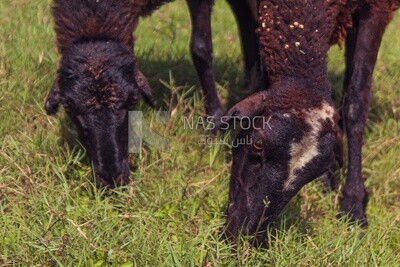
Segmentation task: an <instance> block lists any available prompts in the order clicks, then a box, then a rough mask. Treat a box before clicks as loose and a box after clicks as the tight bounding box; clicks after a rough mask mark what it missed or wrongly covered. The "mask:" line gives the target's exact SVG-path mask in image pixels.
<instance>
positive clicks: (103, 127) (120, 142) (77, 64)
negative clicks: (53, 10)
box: [45, 41, 152, 186]
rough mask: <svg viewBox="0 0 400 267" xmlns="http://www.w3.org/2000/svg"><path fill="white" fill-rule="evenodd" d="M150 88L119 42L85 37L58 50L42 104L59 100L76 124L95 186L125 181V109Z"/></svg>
mask: <svg viewBox="0 0 400 267" xmlns="http://www.w3.org/2000/svg"><path fill="white" fill-rule="evenodd" d="M140 94H142V95H143V96H145V98H146V99H147V100H148V101H149V102H150V103H151V102H152V97H151V92H150V88H149V87H148V84H147V82H146V81H145V79H144V76H143V75H142V74H141V73H140V71H138V70H137V69H136V66H135V61H134V58H133V56H132V53H131V52H130V51H128V50H127V49H125V48H124V47H123V46H121V45H120V44H119V43H116V42H111V41H88V42H84V43H80V44H76V45H74V46H73V47H72V48H71V49H70V50H69V51H68V52H67V53H66V54H64V55H63V57H62V60H61V64H60V68H59V72H58V77H57V79H56V81H55V82H54V85H53V88H52V90H51V92H50V94H49V96H48V98H47V101H46V106H45V109H46V111H47V113H48V114H54V113H55V112H56V111H57V107H58V105H59V104H61V105H62V106H63V107H64V109H65V111H66V113H67V114H68V116H69V117H70V118H71V119H72V121H73V122H74V123H75V124H76V126H77V129H78V133H79V138H80V141H81V143H82V144H83V145H84V147H85V149H86V150H87V152H88V155H89V158H90V160H91V162H92V165H93V168H94V172H95V175H96V181H97V183H98V184H99V185H109V186H114V185H121V184H125V183H126V182H127V181H128V177H129V167H128V111H129V110H132V109H133V108H134V106H135V104H136V103H137V100H138V98H139V96H140Z"/></svg>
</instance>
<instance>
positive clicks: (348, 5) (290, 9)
mask: <svg viewBox="0 0 400 267" xmlns="http://www.w3.org/2000/svg"><path fill="white" fill-rule="evenodd" d="M399 6H400V2H399V1H398V0H383V1H381V0H379V1H378V0H363V1H358V0H300V1H298V0H285V1H281V0H263V1H261V3H260V5H259V15H260V17H259V20H260V27H259V28H258V30H257V31H258V35H259V43H260V55H261V58H262V62H265V63H266V65H265V69H266V71H267V73H268V77H269V79H270V84H271V86H270V87H269V88H268V90H265V91H261V92H257V93H255V94H253V95H251V96H249V97H248V98H246V99H244V100H243V101H241V102H239V103H238V104H236V105H235V106H233V107H232V108H231V109H230V110H229V111H228V113H227V114H226V118H225V119H226V120H228V119H231V120H232V119H235V118H236V119H237V118H240V119H243V118H246V117H255V116H259V119H257V120H255V122H254V124H253V125H250V127H248V128H249V129H239V130H238V134H237V139H238V140H251V141H250V142H242V143H241V144H240V143H239V142H238V143H239V144H240V145H239V146H237V147H233V148H232V157H233V159H232V169H231V180H230V191H229V204H228V208H227V221H226V228H225V232H226V234H227V236H228V237H229V238H230V239H231V240H236V238H237V237H238V235H240V234H244V235H251V236H253V237H254V238H255V240H256V241H263V239H264V238H265V236H263V235H262V232H263V231H265V230H266V227H267V226H268V225H269V224H270V223H271V222H272V221H273V220H274V219H276V218H277V216H278V215H279V213H280V212H281V211H282V209H283V208H284V206H285V205H286V204H287V203H288V202H289V200H290V199H291V198H292V197H293V196H294V195H296V194H297V192H298V191H299V190H300V189H301V188H302V187H303V186H304V185H305V184H307V183H309V182H310V181H312V180H314V179H316V178H317V177H319V176H322V175H324V174H325V173H327V172H329V171H330V170H332V168H334V165H335V160H338V161H341V150H342V149H341V129H340V127H339V125H338V120H339V114H338V111H337V110H336V108H335V107H334V104H333V101H332V97H331V84H330V81H329V77H328V72H327V52H328V49H329V48H330V46H331V45H333V44H335V43H339V44H341V43H342V42H343V40H344V38H346V59H347V70H346V79H345V84H344V108H343V119H344V124H345V131H346V134H347V138H348V148H349V149H348V151H349V152H348V160H349V162H348V166H349V167H348V168H349V169H348V175H347V179H346V183H345V185H344V188H343V196H342V199H341V213H342V214H346V215H348V216H349V218H350V219H351V220H352V221H355V222H357V223H358V224H360V225H361V226H362V227H366V226H367V217H366V214H365V208H366V204H367V199H368V196H367V192H366V190H365V186H364V183H363V178H362V174H361V148H362V140H363V131H364V127H365V123H366V119H367V113H368V108H369V102H370V100H369V99H370V90H371V76H372V72H373V68H374V65H375V63H376V57H377V53H378V50H379V46H380V42H381V40H382V36H383V34H384V31H385V28H386V26H387V25H388V23H389V22H390V20H391V18H392V17H393V13H394V11H395V10H396V9H397V8H398V7H399ZM346 34H347V37H346Z"/></svg>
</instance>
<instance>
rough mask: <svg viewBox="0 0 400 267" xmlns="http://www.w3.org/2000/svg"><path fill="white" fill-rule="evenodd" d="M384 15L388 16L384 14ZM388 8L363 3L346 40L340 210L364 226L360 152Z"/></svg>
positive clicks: (365, 202) (364, 194)
mask: <svg viewBox="0 0 400 267" xmlns="http://www.w3.org/2000/svg"><path fill="white" fill-rule="evenodd" d="M385 14H387V16H385ZM390 16H391V13H390V11H389V10H388V11H382V10H380V11H379V12H376V7H371V6H367V5H366V6H364V7H363V8H361V9H360V10H359V11H358V13H357V14H356V15H355V27H356V28H355V29H354V31H353V32H351V33H350V35H349V38H348V39H347V42H348V43H347V50H348V51H347V71H346V79H345V91H344V108H343V113H344V118H343V119H344V126H345V130H346V133H347V138H348V158H349V164H348V166H349V167H348V173H347V179H346V183H345V185H344V188H343V196H342V199H341V212H342V214H348V215H349V216H350V219H351V220H352V221H356V222H358V223H359V224H360V225H361V226H362V227H366V226H367V225H368V224H367V217H366V214H365V208H366V205H367V201H368V194H367V191H366V189H365V186H364V180H363V177H362V168H361V162H362V159H361V155H362V143H363V134H364V128H365V124H366V120H367V116H368V111H369V105H370V94H371V79H372V72H373V70H374V66H375V63H376V59H377V54H378V50H379V47H380V43H381V40H382V36H383V33H384V31H385V28H386V26H387V24H388V22H389V20H390Z"/></svg>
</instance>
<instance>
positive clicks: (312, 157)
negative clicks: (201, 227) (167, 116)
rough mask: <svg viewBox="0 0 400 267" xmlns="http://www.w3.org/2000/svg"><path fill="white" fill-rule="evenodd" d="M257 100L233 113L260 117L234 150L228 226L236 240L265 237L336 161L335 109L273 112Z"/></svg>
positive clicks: (325, 106)
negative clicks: (303, 191) (305, 189)
mask: <svg viewBox="0 0 400 267" xmlns="http://www.w3.org/2000/svg"><path fill="white" fill-rule="evenodd" d="M255 101H256V99H255V98H252V97H250V98H249V99H246V100H244V101H242V102H241V103H239V104H237V105H236V106H235V107H233V108H232V109H231V111H230V112H229V116H232V115H233V116H235V117H243V116H254V115H257V118H258V119H257V120H255V121H254V123H253V125H250V126H251V127H249V129H247V130H243V129H241V130H239V133H238V135H237V137H236V138H237V140H236V141H237V142H236V145H234V147H233V150H232V156H233V161H232V170H231V181H230V192H229V205H228V208H227V225H226V233H227V235H228V237H229V238H231V239H232V240H235V239H236V238H237V237H238V235H239V234H245V235H253V234H256V235H258V237H261V234H262V232H263V231H265V230H266V227H267V225H268V224H269V223H270V222H272V221H273V220H274V219H275V218H276V217H277V216H278V215H279V213H280V212H281V211H282V209H283V208H284V206H285V205H286V204H287V203H288V202H289V201H290V199H291V198H292V197H293V196H294V195H295V194H296V193H297V192H298V191H299V190H300V189H301V188H302V187H303V186H304V185H305V184H306V183H308V182H310V181H312V180H314V179H315V178H317V177H318V176H320V175H322V174H324V172H326V171H327V170H328V169H329V168H330V167H331V166H332V164H334V162H335V155H336V154H335V153H336V149H337V138H338V136H337V133H336V130H335V126H334V125H335V119H334V116H335V114H336V112H335V110H334V109H333V107H332V106H331V105H330V104H328V103H326V102H320V103H319V104H318V105H316V106H314V107H307V108H306V107H301V108H291V109H286V107H285V108H283V109H281V108H279V106H274V107H272V108H271V109H269V108H268V103H266V102H268V101H266V102H263V101H262V100H260V101H261V102H263V103H261V104H258V103H256V102H255ZM282 102H284V101H282ZM282 102H281V103H279V104H282ZM265 104H266V106H265ZM283 106H285V105H283ZM237 144H239V145H237Z"/></svg>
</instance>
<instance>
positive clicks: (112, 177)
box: [95, 161, 129, 187]
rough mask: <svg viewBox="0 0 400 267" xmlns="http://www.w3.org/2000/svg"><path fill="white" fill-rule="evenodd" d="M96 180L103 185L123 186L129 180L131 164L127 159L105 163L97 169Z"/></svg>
mask: <svg viewBox="0 0 400 267" xmlns="http://www.w3.org/2000/svg"><path fill="white" fill-rule="evenodd" d="M95 173H96V181H97V182H98V183H99V184H100V185H103V186H111V187H114V186H121V185H125V184H127V182H128V178H129V164H128V162H127V161H123V162H121V163H116V164H110V165H103V166H101V167H100V168H98V169H97V170H96V168H95Z"/></svg>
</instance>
